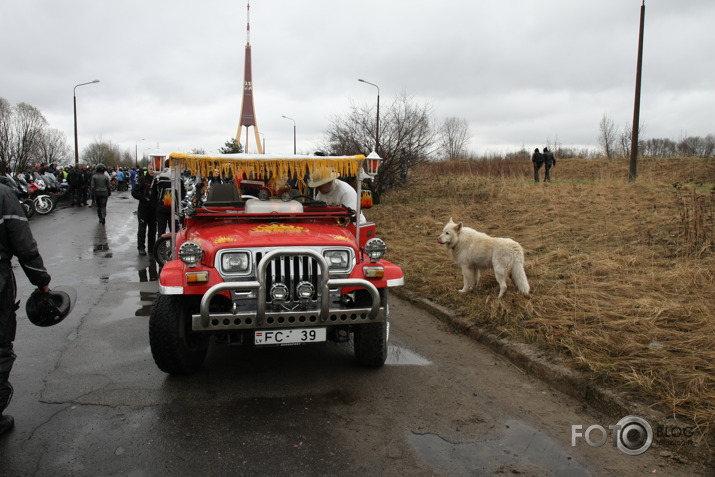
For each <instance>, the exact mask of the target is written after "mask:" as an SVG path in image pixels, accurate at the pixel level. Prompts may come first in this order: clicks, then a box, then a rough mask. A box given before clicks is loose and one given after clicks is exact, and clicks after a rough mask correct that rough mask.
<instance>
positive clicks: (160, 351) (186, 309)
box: [149, 295, 209, 375]
mask: <svg viewBox="0 0 715 477" xmlns="http://www.w3.org/2000/svg"><path fill="white" fill-rule="evenodd" d="M190 305H191V302H190V300H189V299H188V298H185V297H182V296H174V295H157V296H156V298H155V299H154V309H153V310H152V312H151V316H150V317H149V345H150V346H151V354H152V356H153V357H154V362H155V363H156V365H157V366H158V367H159V369H161V370H162V371H164V372H165V373H168V374H177V375H185V374H192V373H194V372H196V371H197V370H198V369H199V368H200V367H201V365H202V364H203V362H204V358H205V357H206V353H207V351H208V347H209V337H208V336H201V335H199V334H198V333H195V332H193V331H191V309H192V307H191V306H190Z"/></svg>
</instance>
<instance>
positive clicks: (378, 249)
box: [365, 238, 387, 262]
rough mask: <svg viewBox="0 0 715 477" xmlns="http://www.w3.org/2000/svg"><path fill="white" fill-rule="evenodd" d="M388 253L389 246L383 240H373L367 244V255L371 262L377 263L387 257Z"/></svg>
mask: <svg viewBox="0 0 715 477" xmlns="http://www.w3.org/2000/svg"><path fill="white" fill-rule="evenodd" d="M386 252H387V245H385V242H384V241H383V240H382V239H379V238H372V239H370V240H368V241H367V243H366V244H365V253H367V256H368V257H370V260H372V261H373V262H377V261H378V260H380V259H381V258H382V257H384V256H385V253H386Z"/></svg>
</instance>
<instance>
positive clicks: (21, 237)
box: [0, 184, 50, 434]
mask: <svg viewBox="0 0 715 477" xmlns="http://www.w3.org/2000/svg"><path fill="white" fill-rule="evenodd" d="M13 256H15V257H17V260H18V262H20V266H21V267H22V270H23V271H24V272H25V275H27V278H28V279H29V280H30V283H32V284H33V285H35V286H36V287H37V288H39V289H40V290H42V291H44V292H48V291H49V284H50V275H49V273H47V270H45V265H44V263H43V261H42V257H41V256H40V252H39V251H38V250H37V242H35V238H34V237H33V236H32V231H31V230H30V225H29V223H28V221H27V217H25V213H24V212H23V210H22V206H21V205H20V202H19V201H18V200H17V194H15V191H14V190H12V189H11V188H10V187H7V186H6V185H4V184H0V434H3V433H5V432H7V431H9V430H10V429H12V427H13V425H14V420H13V418H12V416H8V415H3V412H4V411H5V409H6V408H7V406H8V404H10V399H11V398H12V386H11V385H10V382H9V378H10V371H11V370H12V365H13V363H14V362H15V353H14V352H13V346H12V343H13V341H15V330H16V328H17V319H16V316H15V310H17V309H18V307H19V302H17V303H16V302H15V298H16V295H17V290H16V288H15V275H14V274H13V271H12V264H11V263H10V260H11V259H12V257H13Z"/></svg>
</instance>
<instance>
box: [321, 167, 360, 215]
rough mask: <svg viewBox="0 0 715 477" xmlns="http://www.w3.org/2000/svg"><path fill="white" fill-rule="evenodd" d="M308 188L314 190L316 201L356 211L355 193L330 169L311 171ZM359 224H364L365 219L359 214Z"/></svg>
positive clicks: (323, 168) (322, 168) (356, 200)
mask: <svg viewBox="0 0 715 477" xmlns="http://www.w3.org/2000/svg"><path fill="white" fill-rule="evenodd" d="M308 187H310V188H312V189H315V190H316V191H317V192H316V194H315V199H316V200H321V201H323V202H325V203H326V204H328V205H336V204H337V205H342V206H345V207H347V208H349V209H352V210H353V211H355V210H357V205H358V199H357V191H355V189H353V188H352V186H350V184H348V183H347V182H343V181H341V180H339V179H338V174H337V173H336V172H333V170H332V169H329V168H325V167H321V168H318V169H317V170H315V171H313V174H312V175H311V177H310V180H309V181H308ZM360 222H361V223H362V222H365V217H364V216H363V215H362V212H361V213H360Z"/></svg>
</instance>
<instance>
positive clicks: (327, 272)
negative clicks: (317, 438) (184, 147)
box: [149, 153, 404, 374]
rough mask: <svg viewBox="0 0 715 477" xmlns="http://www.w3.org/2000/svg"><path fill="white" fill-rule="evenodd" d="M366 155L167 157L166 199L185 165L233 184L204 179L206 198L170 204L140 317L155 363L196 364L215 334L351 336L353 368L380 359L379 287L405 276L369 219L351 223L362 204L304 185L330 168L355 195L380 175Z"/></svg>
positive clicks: (177, 368) (288, 338)
mask: <svg viewBox="0 0 715 477" xmlns="http://www.w3.org/2000/svg"><path fill="white" fill-rule="evenodd" d="M373 154H374V153H373ZM373 154H371V155H370V156H368V158H365V157H364V156H361V155H358V156H333V157H321V156H288V157H274V156H266V155H245V154H232V155H222V156H199V155H189V154H177V153H174V154H171V156H169V161H170V164H171V169H170V170H171V174H172V189H173V193H172V197H178V195H179V193H178V191H179V188H178V187H177V184H179V181H180V180H181V177H182V176H183V175H184V174H183V173H184V171H187V170H188V171H190V173H191V174H193V175H196V176H198V177H208V176H209V174H211V173H212V172H213V171H215V170H216V169H219V170H220V171H221V174H222V176H224V177H226V178H230V181H231V182H229V183H223V184H216V185H213V186H212V187H211V189H209V191H208V194H207V196H206V197H207V198H206V200H205V201H204V202H203V203H202V202H201V201H200V200H199V199H198V198H199V197H201V195H202V194H200V193H199V194H196V195H195V196H194V199H193V201H192V202H193V203H192V204H191V205H189V206H188V207H186V209H185V210H183V211H182V210H180V209H179V207H180V206H179V203H180V202H179V201H177V200H175V201H174V206H173V207H172V211H175V213H176V214H177V218H178V214H181V215H182V217H183V223H182V225H181V226H180V227H179V230H173V231H172V240H171V248H170V250H171V251H172V253H173V257H172V259H171V260H169V261H167V262H166V263H165V264H164V265H163V267H162V269H161V273H160V275H159V293H158V294H157V297H156V299H155V301H154V307H153V311H152V313H151V317H150V320H149V340H150V344H151V351H152V355H153V357H154V361H155V362H156V364H157V366H158V367H159V369H161V370H162V371H164V372H166V373H169V374H190V373H193V372H195V371H197V370H198V369H199V368H200V367H201V365H202V363H203V361H204V358H205V356H206V353H207V350H208V346H209V340H210V338H211V336H212V335H213V336H215V337H216V338H217V339H216V341H218V342H222V343H228V344H241V345H249V346H285V345H298V344H304V343H316V342H324V341H328V340H331V341H336V342H346V341H348V340H350V338H351V337H352V341H353V345H354V351H355V358H356V360H357V362H358V363H359V364H361V365H364V366H374V367H378V366H382V365H383V364H384V362H385V358H386V356H387V340H388V333H389V323H388V317H389V307H388V288H389V287H393V286H400V285H403V284H404V275H403V273H402V269H400V268H399V267H398V266H396V265H393V264H392V263H390V262H388V261H386V260H383V256H384V255H385V251H386V247H385V242H383V241H382V240H381V239H379V238H377V237H376V236H375V224H374V223H365V222H363V223H360V221H359V217H360V216H361V215H360V205H359V203H360V200H358V207H357V208H358V210H351V209H349V208H347V207H345V206H343V205H340V204H326V203H325V202H321V201H317V200H315V199H314V198H313V197H312V196H311V195H309V190H308V188H307V183H306V179H307V178H308V177H310V175H311V174H312V173H313V172H314V171H316V170H317V169H318V168H326V167H329V168H330V169H331V170H332V171H334V172H335V173H336V174H338V175H340V176H343V177H356V178H357V194H358V197H359V198H360V197H361V195H362V187H361V186H362V181H363V180H369V179H371V178H372V177H374V175H375V174H376V172H377V165H378V164H379V158H377V156H376V155H373ZM365 168H367V170H366V169H365ZM338 180H339V179H338ZM257 184H258V186H257ZM290 184H292V185H293V187H291V186H290ZM256 187H258V189H255V188H256ZM251 188H253V189H251ZM249 194H250V195H249ZM185 205H186V204H185ZM172 222H174V221H173V220H172ZM176 227H177V226H175V228H176Z"/></svg>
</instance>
